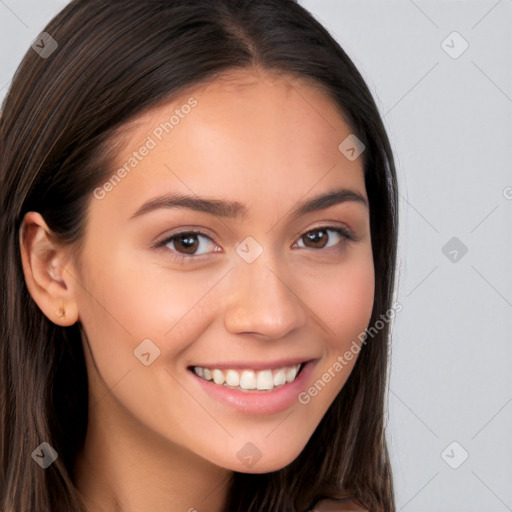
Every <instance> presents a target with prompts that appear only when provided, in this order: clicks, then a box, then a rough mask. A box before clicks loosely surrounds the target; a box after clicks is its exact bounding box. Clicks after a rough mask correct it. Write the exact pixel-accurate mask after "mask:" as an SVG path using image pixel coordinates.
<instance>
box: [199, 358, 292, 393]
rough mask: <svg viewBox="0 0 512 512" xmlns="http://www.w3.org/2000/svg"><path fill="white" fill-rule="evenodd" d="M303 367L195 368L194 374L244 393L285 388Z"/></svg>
mask: <svg viewBox="0 0 512 512" xmlns="http://www.w3.org/2000/svg"><path fill="white" fill-rule="evenodd" d="M300 367H301V365H300V364H297V365H295V366H291V367H285V368H279V369H277V370H260V371H257V372H255V371H254V370H242V371H239V370H234V369H229V370H226V371H222V370H219V369H218V368H213V369H210V368H202V367H200V366H194V367H193V370H194V372H195V373H196V374H197V375H198V376H199V377H201V378H203V379H205V380H210V381H211V380H213V382H215V384H218V385H223V386H227V387H231V388H237V389H239V390H240V389H241V390H243V391H250V390H255V389H258V390H267V391H269V390H272V389H274V388H276V387H279V386H283V385H284V384H286V383H287V382H293V381H294V380H295V378H296V377H297V373H298V372H299V370H300Z"/></svg>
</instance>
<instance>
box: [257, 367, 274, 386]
mask: <svg viewBox="0 0 512 512" xmlns="http://www.w3.org/2000/svg"><path fill="white" fill-rule="evenodd" d="M256 388H257V389H273V388H274V378H273V377H272V371H271V370H264V371H262V372H259V373H258V378H257V381H256Z"/></svg>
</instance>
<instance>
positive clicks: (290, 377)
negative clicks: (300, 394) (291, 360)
mask: <svg viewBox="0 0 512 512" xmlns="http://www.w3.org/2000/svg"><path fill="white" fill-rule="evenodd" d="M298 371H299V369H298V368H297V367H296V366H292V367H291V368H290V369H288V370H287V371H286V382H293V381H294V380H295V377H297V372H298Z"/></svg>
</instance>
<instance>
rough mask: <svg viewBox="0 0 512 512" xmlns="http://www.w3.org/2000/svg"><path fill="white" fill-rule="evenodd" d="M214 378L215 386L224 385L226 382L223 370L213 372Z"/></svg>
mask: <svg viewBox="0 0 512 512" xmlns="http://www.w3.org/2000/svg"><path fill="white" fill-rule="evenodd" d="M212 377H213V382H215V384H224V381H225V380H226V378H225V377H224V372H223V371H222V370H213V371H212Z"/></svg>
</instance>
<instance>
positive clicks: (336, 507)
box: [311, 499, 368, 512]
mask: <svg viewBox="0 0 512 512" xmlns="http://www.w3.org/2000/svg"><path fill="white" fill-rule="evenodd" d="M345 511H346V512H349V511H357V512H368V510H367V509H365V508H364V507H361V505H359V504H358V503H357V502H355V501H353V500H349V499H342V500H337V499H325V500H321V501H319V502H318V503H317V504H316V505H315V506H314V507H313V509H312V510H311V512H345Z"/></svg>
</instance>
